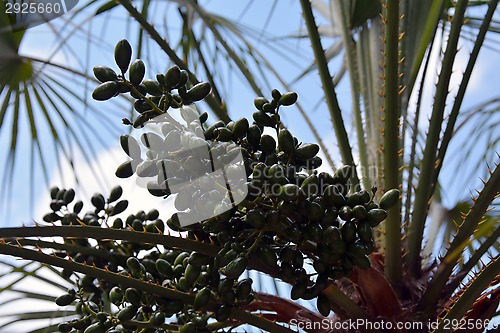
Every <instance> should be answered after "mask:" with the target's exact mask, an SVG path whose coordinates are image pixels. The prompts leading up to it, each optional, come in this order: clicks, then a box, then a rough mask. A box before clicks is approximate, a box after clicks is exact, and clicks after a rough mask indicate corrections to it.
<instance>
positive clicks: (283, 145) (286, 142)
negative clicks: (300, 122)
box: [278, 128, 295, 155]
mask: <svg viewBox="0 0 500 333" xmlns="http://www.w3.org/2000/svg"><path fill="white" fill-rule="evenodd" d="M278 144H279V148H280V150H281V151H283V152H285V153H286V154H288V155H292V154H293V153H294V151H295V141H294V140H293V135H292V133H290V131H289V130H287V129H286V128H285V129H282V130H281V131H280V132H279V134H278Z"/></svg>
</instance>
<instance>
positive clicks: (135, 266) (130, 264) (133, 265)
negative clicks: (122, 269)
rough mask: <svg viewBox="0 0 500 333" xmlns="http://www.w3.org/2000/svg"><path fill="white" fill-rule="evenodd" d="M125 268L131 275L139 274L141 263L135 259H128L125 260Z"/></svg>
mask: <svg viewBox="0 0 500 333" xmlns="http://www.w3.org/2000/svg"><path fill="white" fill-rule="evenodd" d="M127 268H128V269H129V271H130V273H132V274H140V273H141V263H140V262H139V259H137V258H136V257H130V258H128V259H127Z"/></svg>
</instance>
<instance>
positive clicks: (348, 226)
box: [340, 221, 356, 244]
mask: <svg viewBox="0 0 500 333" xmlns="http://www.w3.org/2000/svg"><path fill="white" fill-rule="evenodd" d="M340 232H341V234H342V240H343V241H345V242H346V243H348V244H349V243H354V241H355V240H356V224H354V222H351V221H347V222H346V223H344V225H343V226H342V227H341V228H340Z"/></svg>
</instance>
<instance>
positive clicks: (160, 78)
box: [156, 73, 165, 86]
mask: <svg viewBox="0 0 500 333" xmlns="http://www.w3.org/2000/svg"><path fill="white" fill-rule="evenodd" d="M156 81H158V83H159V84H160V85H161V86H164V85H165V75H163V74H161V73H158V74H156Z"/></svg>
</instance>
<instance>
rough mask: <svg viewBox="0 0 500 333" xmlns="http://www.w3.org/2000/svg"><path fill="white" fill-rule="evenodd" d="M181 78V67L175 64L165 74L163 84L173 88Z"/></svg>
mask: <svg viewBox="0 0 500 333" xmlns="http://www.w3.org/2000/svg"><path fill="white" fill-rule="evenodd" d="M180 80H181V69H180V68H179V67H177V66H173V67H170V68H169V69H168V71H167V73H166V74H165V85H166V86H167V87H168V88H175V87H176V86H177V85H178V84H179V82H180Z"/></svg>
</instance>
